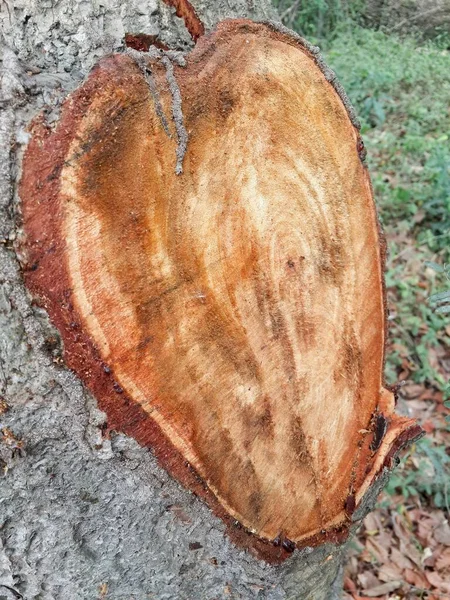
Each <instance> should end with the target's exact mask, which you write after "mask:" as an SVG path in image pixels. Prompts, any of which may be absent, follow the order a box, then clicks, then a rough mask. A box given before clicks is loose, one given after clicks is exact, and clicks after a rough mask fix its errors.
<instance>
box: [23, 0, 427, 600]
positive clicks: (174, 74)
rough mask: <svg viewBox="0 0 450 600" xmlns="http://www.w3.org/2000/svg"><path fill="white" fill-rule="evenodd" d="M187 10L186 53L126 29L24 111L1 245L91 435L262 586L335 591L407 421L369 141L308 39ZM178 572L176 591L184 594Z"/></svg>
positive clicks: (328, 594)
mask: <svg viewBox="0 0 450 600" xmlns="http://www.w3.org/2000/svg"><path fill="white" fill-rule="evenodd" d="M175 4H176V5H177V14H179V16H186V15H184V13H183V10H182V9H183V6H184V5H185V4H186V5H189V3H183V2H181V3H179V2H176V3H175ZM180 5H183V6H180ZM199 7H201V6H200V3H199ZM184 8H186V6H184ZM188 10H190V9H189V6H188ZM198 12H199V13H200V12H201V11H200V10H199V11H198ZM193 14H194V13H192V12H189V15H188V17H189V18H186V22H187V24H188V26H189V27H190V29H191V33H192V32H194V35H193V37H194V38H195V39H196V44H195V46H194V48H193V49H192V50H191V51H190V52H188V53H184V54H181V53H180V52H174V51H173V49H172V50H169V49H168V45H167V44H165V43H158V44H156V45H154V44H153V42H154V41H155V39H154V36H153V37H152V36H141V35H137V34H136V32H134V33H133V34H132V35H129V36H128V37H127V39H128V43H129V46H131V48H129V49H128V51H126V52H123V53H120V54H112V55H110V56H107V57H106V58H102V59H101V60H100V61H99V62H98V63H97V64H96V66H95V67H94V69H93V70H92V71H91V73H90V75H89V76H88V78H87V79H86V81H85V82H84V83H83V84H82V85H81V86H80V87H79V88H78V89H77V90H76V91H75V92H73V93H72V94H71V95H70V96H69V97H68V98H67V100H66V101H65V102H64V104H63V106H62V110H61V114H60V115H58V118H57V122H56V123H49V122H47V120H46V119H45V117H44V116H43V115H42V114H40V115H39V116H37V117H36V118H35V119H34V120H33V122H32V124H31V126H30V129H29V131H30V134H31V139H30V141H29V143H28V145H27V148H26V151H25V154H24V159H23V165H22V168H23V172H22V177H21V183H20V190H19V195H20V201H21V204H20V210H21V215H22V219H23V222H22V227H23V231H21V233H20V236H19V239H18V241H17V242H16V244H15V246H16V250H17V252H18V255H19V257H20V261H21V264H22V269H23V277H24V279H25V282H26V285H27V287H28V289H29V290H30V292H31V293H32V296H33V301H34V302H37V303H38V304H39V305H40V307H42V308H44V309H45V310H46V312H47V313H48V314H49V316H50V318H51V321H52V322H53V324H54V325H55V326H56V328H57V329H58V331H59V333H60V335H61V338H62V342H63V357H64V362H65V363H66V364H67V365H68V366H69V367H70V368H71V369H72V370H73V371H75V372H76V374H77V375H78V376H79V377H80V379H81V380H82V381H83V382H84V383H85V384H86V386H87V387H88V388H89V390H90V391H91V392H92V394H93V396H94V397H95V399H96V400H97V401H98V405H99V407H100V409H101V410H102V411H104V412H105V413H106V420H105V421H104V422H101V423H100V424H99V427H100V430H101V435H100V443H99V445H100V446H102V444H103V441H105V442H110V443H111V444H113V445H114V444H115V443H116V442H115V440H117V439H118V438H117V433H118V432H121V433H125V434H127V435H128V436H131V437H132V438H134V439H135V440H137V441H138V442H139V444H140V445H141V446H146V447H149V448H151V449H152V451H153V452H154V454H155V455H156V457H157V458H158V461H159V462H160V464H162V465H163V466H164V468H165V469H166V470H167V471H168V472H169V473H170V474H171V475H172V476H173V477H175V478H176V479H177V480H178V481H180V482H181V483H182V484H183V485H184V486H185V487H187V488H189V489H190V490H191V491H193V492H194V493H195V494H196V495H197V496H199V497H200V498H202V499H203V500H204V501H205V502H206V503H207V505H208V506H209V507H210V508H211V509H212V510H213V512H214V513H215V514H216V515H217V516H218V517H220V518H221V519H222V521H223V522H224V523H225V526H226V531H227V534H228V536H229V537H230V538H231V540H232V541H233V544H234V545H236V546H237V548H240V547H243V548H245V549H246V552H247V553H248V554H247V553H246V554H244V556H243V557H242V558H238V556H239V557H240V556H241V555H240V554H239V552H240V551H239V550H236V549H235V548H233V547H231V548H232V549H231V550H230V552H231V554H230V555H229V557H228V559H229V560H230V561H231V562H230V564H231V565H235V564H237V563H236V562H235V561H238V563H239V561H243V563H242V562H241V563H240V564H244V563H245V565H247V561H249V560H255V561H256V563H255V565H254V567H247V566H245V567H243V568H244V569H245V570H246V571H247V572H248V573H249V572H250V571H252V569H255V571H254V573H257V572H258V573H262V572H264V573H265V577H267V578H268V580H269V582H271V583H270V584H268V585H267V587H266V591H265V592H264V593H266V594H267V595H266V596H264V597H267V598H274V599H275V598H313V599H314V600H318V599H319V598H327V600H328V599H329V598H332V597H337V596H338V594H339V589H338V588H339V578H338V577H337V576H338V575H339V569H340V564H341V561H342V543H343V542H344V541H345V540H346V539H347V537H348V535H349V533H351V532H352V531H353V530H354V527H355V524H357V523H358V522H359V521H360V519H361V518H362V517H363V516H364V514H365V513H366V512H367V510H368V509H369V508H370V507H371V505H372V504H373V502H374V499H375V498H376V494H377V493H378V491H379V489H380V487H381V486H382V484H383V482H384V480H385V477H386V474H387V472H388V471H389V469H390V468H392V466H393V460H394V459H395V457H396V455H397V453H398V451H399V450H400V449H401V448H402V447H403V446H404V445H406V444H407V443H409V442H411V440H413V439H417V437H418V436H420V435H421V430H420V428H419V427H418V426H417V425H416V424H415V423H414V422H413V421H411V420H409V419H406V418H403V417H399V416H397V415H395V414H394V405H395V398H394V395H395V394H394V390H392V389H389V388H388V387H387V386H386V385H385V383H384V380H383V366H384V347H385V339H386V323H387V319H386V302H385V292H384V280H383V270H384V260H385V256H384V255H385V249H384V240H383V236H382V234H381V232H380V228H379V224H378V220H377V216H376V210H375V205H374V201H373V196H372V188H371V185H370V179H369V175H368V172H367V168H366V165H365V162H364V159H365V150H364V144H363V142H362V139H361V136H360V134H359V129H358V123H357V120H356V118H355V116H354V114H353V111H352V109H351V106H350V104H349V102H348V99H347V98H346V96H345V93H344V92H343V90H342V89H341V87H340V86H339V84H338V83H337V82H336V79H335V76H334V74H333V73H332V72H331V71H330V70H329V69H327V68H326V66H325V65H324V63H323V61H322V59H321V58H320V55H319V54H318V49H317V48H315V47H313V46H311V45H309V44H308V43H307V42H305V41H304V40H302V39H301V38H299V37H298V36H296V35H295V34H294V33H292V32H290V31H288V30H286V29H285V28H283V27H282V26H281V25H277V24H274V23H271V22H260V23H254V22H252V21H250V20H245V19H231V20H225V21H223V22H221V23H220V24H219V25H218V26H217V27H215V28H214V29H213V30H212V31H209V32H208V33H207V34H204V33H203V31H202V29H201V27H200V28H199V25H198V23H199V22H200V23H201V21H200V20H198V21H197V20H196V18H197V15H196V16H195V17H196V18H194V16H193ZM231 16H235V15H234V14H232V15H231ZM206 21H208V19H206ZM182 46H183V44H180V46H179V47H182ZM136 48H137V49H136ZM140 50H145V52H140ZM14 286H16V287H18V286H19V287H20V284H19V283H15V284H14ZM17 293H18V292H17ZM55 340H56V341H54V344H55V345H56V346H57V344H58V341H57V338H55ZM47 341H48V338H47ZM52 343H53V342H52ZM50 346H51V344H50ZM50 350H52V347H51V348H50ZM54 357H55V355H54V354H53V358H54ZM56 362H57V363H61V362H62V361H61V359H60V358H59V357H58V359H57V360H56ZM11 364H12V363H11ZM58 368H61V367H58ZM116 458H117V454H116ZM154 469H156V471H157V469H158V467H154ZM156 471H155V472H156ZM65 473H66V476H67V471H66V472H65ZM71 485H72V484H71ZM13 487H14V486H13ZM169 496H170V494H169ZM118 497H119V498H121V497H122V491H120V492H118ZM35 501H36V500H35V497H34V496H33V502H35ZM171 506H172V505H171ZM185 512H186V511H185V510H184V509H183V510H182V513H181V514H183V515H184V516H183V517H182V518H183V519H184V518H186V519H188V520H189V518H190V517H189V514H188V515H187V516H186V514H185ZM188 512H189V511H188ZM176 514H180V513H179V512H178V513H176ZM211 519H213V517H211ZM214 526H215V527H217V525H216V521H214ZM148 527H150V531H152V527H153V526H150V525H148ZM184 535H185V534H184V533H183V532H177V535H176V539H177V540H178V542H179V541H180V539H183V536H184ZM190 544H193V545H194V546H195V544H198V542H190ZM194 546H193V547H192V548H191V546H189V548H190V549H191V550H196V549H198V546H195V547H194ZM313 547H316V550H313V549H312V548H313ZM199 548H202V544H201V543H200V544H199ZM296 548H298V549H299V552H296V553H294V557H293V559H291V560H290V561H288V562H287V563H286V566H285V565H283V567H267V566H264V565H265V563H282V562H283V561H285V560H286V559H287V558H289V557H292V553H293V552H294V550H295V549H296ZM147 552H149V553H150V555H152V553H157V552H158V550H156V549H155V548H153V547H152V548H151V549H149V548H147ZM251 555H253V556H254V557H256V558H251ZM230 557H231V558H230ZM139 560H141V559H139ZM142 560H143V561H145V553H143V554H142ZM261 560H262V561H263V562H262V563H260V561H261ZM292 561H294V562H292ZM211 564H213V565H214V563H211ZM160 565H163V561H162V560H161V562H160ZM306 567H307V568H306ZM164 568H165V569H166V571H165V573H166V574H167V573H174V571H173V570H172V567H170V568H168V567H167V566H166V567H163V566H161V567H160V570H161V575H162V577H164ZM192 568H194V567H192ZM195 568H201V567H195ZM269 568H271V569H280V568H283V569H284V571H270V572H269V571H267V569H269ZM247 569H249V571H248V570H247ZM261 569H262V570H261ZM175 577H176V578H178V583H177V585H178V586H179V587H178V588H177V589H179V590H180V591H179V592H177V594H178V595H177V596H176V597H180V598H181V597H183V598H185V597H186V598H192V597H199V596H198V591H197V592H195V594H197V595H195V596H193V595H192V593H193V592H190V591H188V590H189V589H191V588H190V587H189V586H190V585H191V582H190V579H191V576H187V577H186V576H184V572H183V574H182V573H181V572H180V573H179V574H178V573H176V575H175ZM208 577H209V575H207V576H206V579H205V582H206V580H207V579H208ZM224 577H225V579H226V580H227V581H228V579H231V580H232V579H233V578H232V577H231V576H230V575H229V574H225V575H224ZM251 577H253V578H254V580H255V577H256V575H254V576H253V575H252V576H250V578H251ZM280 578H281V580H282V583H278V581H279V580H280ZM225 579H223V581H224V582H225ZM90 585H91V584H90ZM142 585H144V586H145V585H147V586H148V585H149V583H148V579H147V580H146V579H144V582H143V583H142V584H141V587H140V588H139V589H143V588H142ZM158 585H159V584H158ZM165 585H166V584H163V583H161V584H160V587H158V588H157V591H156V593H157V594H158V593H161V597H165V596H163V594H164V593H166V592H167V589H168V588H167V585H166V587H164V586H165ZM205 585H206V587H205V588H204V591H205V594H206V591H207V589H208V584H207V583H205ZM224 585H225V583H224ZM227 585H228V584H227ZM230 585H231V584H230ZM252 585H255V584H252ZM277 586H278V587H277ZM333 586H335V587H334V588H333ZM336 586H337V587H336ZM82 589H83V590H85V589H87V588H84V587H83V588H82ZM89 589H90V590H92V587H89ZM117 589H118V588H117ZM152 589H153V588H152ZM251 589H253V588H252V587H251V586H250V587H249V588H245V590H246V591H243V592H242V595H240V596H238V597H242V598H250V597H253V596H252V595H250V594H251V593H253V592H251V591H250V590H251ZM270 590H275V591H274V592H273V594H272V592H271V591H270ZM277 590H278V591H279V592H280V594H284V595H277V594H278V591H277ZM85 593H87V592H85V591H83V593H82V595H81V596H79V597H92V592H90V593H91V595H90V596H89V595H83V594H85ZM171 593H173V592H171ZM87 594H88V593H87ZM190 594H191V595H190ZM271 594H272V595H271ZM73 597H74V598H75V597H76V596H75V595H74V596H73ZM113 597H119V596H113ZM136 597H139V598H140V597H141V596H136ZM143 597H144V595H142V598H143ZM201 597H205V598H206V597H209V596H206V595H204V596H201ZM255 597H256V596H255Z"/></svg>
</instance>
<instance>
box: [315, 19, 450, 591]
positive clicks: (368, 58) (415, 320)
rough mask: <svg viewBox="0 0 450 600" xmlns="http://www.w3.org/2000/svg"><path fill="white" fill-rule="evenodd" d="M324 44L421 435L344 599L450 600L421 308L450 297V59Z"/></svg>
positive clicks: (445, 486)
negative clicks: (352, 128)
mask: <svg viewBox="0 0 450 600" xmlns="http://www.w3.org/2000/svg"><path fill="white" fill-rule="evenodd" d="M339 29H340V30H339ZM331 38H332V39H331V41H330V42H329V43H328V44H325V56H326V59H327V61H328V63H329V64H330V66H332V67H333V68H334V70H335V71H336V72H337V74H338V76H339V78H340V80H341V82H342V83H343V85H344V87H345V89H346V90H347V93H348V94H349V96H350V98H351V100H352V102H353V103H354V105H355V107H356V108H357V112H358V114H359V116H360V119H361V121H362V133H363V138H364V141H365V143H366V147H367V150H368V165H369V169H370V172H371V176H372V181H373V185H374V190H375V196H376V201H377V204H378V208H379V214H380V218H381V221H382V223H383V226H384V229H385V232H386V237H387V241H388V246H389V259H388V265H387V267H388V270H387V273H386V282H387V286H388V298H389V307H390V339H389V347H388V356H387V365H386V379H387V381H388V382H390V383H394V382H398V381H403V382H404V386H403V387H402V389H401V398H400V402H399V410H400V411H403V412H404V413H405V414H408V415H411V416H414V417H416V418H418V419H419V421H420V422H421V423H422V425H423V426H424V428H425V429H426V431H427V433H428V436H427V437H426V438H425V439H424V440H422V441H421V442H419V443H418V444H417V445H416V447H415V448H413V449H411V451H410V452H409V453H408V455H407V456H406V457H405V458H404V459H403V461H402V463H401V465H400V467H399V468H398V469H397V471H396V472H395V474H394V476H393V477H392V479H391V482H390V484H389V486H388V488H387V493H385V494H384V495H383V497H382V498H381V501H380V508H379V511H378V513H375V516H372V517H370V518H369V521H368V525H367V524H366V527H365V528H363V530H362V533H361V536H360V539H359V542H358V543H356V545H354V548H353V551H352V558H351V561H350V565H349V571H348V579H347V589H348V590H349V592H352V594H353V597H354V598H357V597H361V598H363V597H365V596H364V593H368V592H367V590H372V592H374V591H375V592H376V597H383V598H450V584H449V583H448V582H449V581H450V532H449V533H448V535H447V537H445V539H443V538H442V536H441V538H439V535H440V534H439V533H437V534H436V535H437V536H438V538H439V539H435V537H434V534H433V532H435V531H437V532H438V531H440V530H441V529H442V530H445V531H447V529H448V523H447V524H446V520H447V519H448V518H449V517H450V508H449V505H450V425H449V423H448V422H446V419H445V415H446V413H448V410H447V408H446V406H445V405H444V402H445V400H446V399H448V396H449V395H450V388H449V386H448V380H449V375H450V314H445V313H444V314H439V313H436V307H435V306H433V304H432V303H430V301H429V296H430V295H431V294H433V293H436V292H441V291H445V290H447V289H450V268H449V267H448V263H449V260H450V252H449V250H450V139H449V137H450V52H449V51H448V49H446V48H445V45H444V44H443V43H442V41H441V42H440V43H437V42H434V43H433V42H426V43H423V42H422V43H420V42H418V41H416V40H415V39H413V38H404V37H403V38H402V39H400V38H398V37H395V36H387V35H385V34H383V33H381V32H375V31H371V30H367V29H363V28H360V27H358V26H348V25H347V26H345V25H341V26H340V27H339V28H338V29H337V30H335V31H334V33H333V35H332V36H331ZM319 42H320V40H319ZM430 263H431V264H430ZM424 523H427V524H428V525H429V527H428V525H427V527H428V529H427V534H425V533H424ZM430 523H431V524H430ZM430 531H431V532H432V533H430ZM392 548H394V550H395V549H396V550H397V551H398V552H397V554H396V552H394V550H392ZM408 548H409V554H408ZM411 548H412V550H411ZM402 557H403V559H404V560H403V562H402V560H401V558H402ZM399 563H400V564H399ZM383 586H384V587H383ZM364 590H366V592H364ZM358 594H361V596H358ZM368 595H369V594H368ZM370 597H374V596H373V594H371V595H370Z"/></svg>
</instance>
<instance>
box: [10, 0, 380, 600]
mask: <svg viewBox="0 0 450 600" xmlns="http://www.w3.org/2000/svg"><path fill="white" fill-rule="evenodd" d="M193 4H195V7H196V9H197V12H198V14H199V15H200V16H201V18H202V20H203V22H204V23H205V25H206V27H207V29H208V28H211V27H212V26H213V25H214V24H215V22H216V21H217V20H219V19H222V18H224V17H236V16H248V17H254V18H257V19H266V18H268V17H272V16H273V14H272V12H271V9H270V7H269V6H268V3H262V2H258V3H256V2H255V3H253V2H250V1H247V2H244V1H239V0H236V1H235V2H231V1H230V2H220V1H219V2H206V1H199V2H195V3H193ZM0 17H1V19H2V31H3V40H2V73H1V76H2V88H1V97H0V101H1V106H2V113H1V115H0V151H1V156H0V210H1V217H0V241H1V245H0V284H1V288H0V352H1V363H0V395H1V396H2V398H3V400H4V402H3V403H2V404H1V405H0V412H1V413H2V414H1V417H0V418H1V431H2V433H1V437H0V460H1V461H2V462H1V464H2V467H3V471H4V476H3V478H2V479H1V480H0V519H1V521H0V594H1V595H2V597H4V598H8V599H9V598H20V597H23V598H26V599H27V600H28V599H32V598H40V599H45V600H47V599H53V598H54V599H59V598H64V599H73V600H78V599H84V598H86V599H91V598H104V597H106V598H112V599H125V598H126V599H130V598H133V599H135V600H141V599H142V600H144V599H147V598H154V599H157V600H162V599H186V600H189V599H193V598H199V599H211V600H212V599H213V598H242V599H247V598H259V599H262V598H266V599H271V600H275V599H277V600H278V599H280V600H281V599H294V598H299V599H312V600H322V599H323V600H332V599H333V598H339V596H340V578H341V574H342V573H341V564H342V556H343V552H344V548H343V547H342V546H335V545H332V544H326V545H323V546H320V547H319V548H317V549H311V548H305V549H303V550H302V551H300V552H296V553H294V555H293V556H292V558H291V559H290V560H288V561H287V562H286V563H285V564H283V565H282V566H277V567H274V566H269V565H267V564H265V563H264V562H261V561H259V560H257V559H255V558H254V557H253V556H252V555H251V554H249V553H247V552H245V551H243V550H239V549H237V548H236V547H235V546H234V545H233V544H232V543H231V542H230V541H229V539H228V538H227V537H226V536H225V527H224V525H223V523H222V522H221V521H220V520H219V519H217V518H215V517H214V516H213V515H212V514H211V512H210V511H209V509H208V508H207V507H206V506H205V505H204V504H203V503H202V502H201V501H200V500H198V499H197V498H196V497H194V496H193V495H192V494H191V493H189V492H188V491H186V490H185V489H183V488H182V487H181V486H180V485H178V484H177V483H176V482H174V481H173V480H172V479H171V478H170V477H169V476H168V475H167V474H166V472H165V471H164V470H163V469H162V468H161V467H160V466H159V465H158V463H157V461H156V459H155V458H154V456H153V455H152V454H151V453H150V452H149V451H148V450H145V449H143V448H141V447H139V446H138V444H137V443H136V442H135V441H134V440H132V439H130V438H128V437H126V436H125V435H122V434H113V435H112V436H111V439H104V437H103V435H102V432H103V425H104V423H105V415H104V414H103V413H102V412H101V411H99V409H98V408H97V406H96V403H95V401H94V400H93V399H92V397H91V396H90V394H89V393H88V392H87V391H86V390H85V389H84V387H83V386H82V385H81V383H80V382H79V380H78V379H77V378H76V377H75V376H74V375H73V374H72V373H71V372H70V371H69V370H68V369H67V368H65V367H64V365H63V364H62V361H61V358H60V355H61V348H60V341H59V337H58V335H57V333H56V332H55V331H54V330H53V328H52V327H51V326H50V325H49V322H48V319H47V317H46V315H45V314H44V313H43V311H41V310H40V309H38V308H37V307H36V306H35V305H33V303H32V302H31V300H30V297H29V296H28V294H27V293H26V292H25V290H24V287H23V284H22V274H21V272H20V269H19V266H18V262H17V260H16V257H15V253H14V251H13V244H14V241H15V237H16V235H17V234H16V232H17V214H16V206H17V182H18V180H19V177H20V164H21V156H22V151H23V148H24V146H25V144H26V143H27V141H28V134H27V132H26V129H25V127H26V124H27V123H28V122H29V120H30V119H31V118H32V117H33V116H35V115H36V113H37V112H38V111H39V110H42V109H44V110H45V111H46V118H47V121H48V122H52V121H54V120H55V119H56V118H57V115H58V107H59V105H60V104H61V101H62V99H63V98H64V96H65V95H66V94H67V92H68V91H70V90H72V89H73V88H74V87H75V86H76V85H77V84H78V83H79V82H80V80H81V79H82V78H83V77H84V76H85V75H86V74H87V72H88V70H89V69H90V67H91V66H92V65H93V64H94V62H95V61H96V60H97V59H98V58H99V57H101V56H103V55H105V54H107V53H108V52H111V51H113V50H118V49H120V48H121V47H122V40H123V38H124V36H125V34H126V33H127V32H128V33H146V34H148V35H153V36H157V37H158V38H159V39H160V40H161V42H162V43H165V44H167V45H169V46H170V47H178V48H183V47H187V46H189V45H190V44H191V41H190V39H189V38H188V36H187V34H186V31H185V29H184V26H183V24H182V23H181V22H180V20H179V19H177V18H176V17H174V16H173V10H171V9H169V8H168V7H166V6H165V5H162V4H159V3H156V2H151V1H150V2H138V1H136V2H131V1H129V2H125V3H124V2H114V1H111V0H107V1H105V2H103V3H102V4H101V5H100V4H98V3H94V2H92V3H91V2H74V1H70V0H62V1H60V2H56V3H48V4H47V3H34V2H30V1H28V0H24V1H23V2H22V3H20V2H15V3H14V6H13V5H12V3H11V2H10V1H9V0H7V1H6V2H4V3H3V4H2V5H1V12H0ZM385 476H386V474H385V470H384V471H383V474H382V476H381V477H380V478H379V479H378V481H377V483H376V485H375V486H374V487H372V488H371V489H370V490H369V492H368V493H367V496H366V498H365V500H364V502H363V503H362V506H361V508H360V509H359V510H358V511H357V512H356V513H355V514H354V515H353V520H354V521H355V522H357V521H358V519H360V518H361V517H362V516H363V514H364V512H365V511H367V510H368V509H369V508H370V507H371V505H372V504H373V502H374V500H375V498H376V494H377V492H378V491H379V489H380V487H381V486H382V484H383V481H384V479H385Z"/></svg>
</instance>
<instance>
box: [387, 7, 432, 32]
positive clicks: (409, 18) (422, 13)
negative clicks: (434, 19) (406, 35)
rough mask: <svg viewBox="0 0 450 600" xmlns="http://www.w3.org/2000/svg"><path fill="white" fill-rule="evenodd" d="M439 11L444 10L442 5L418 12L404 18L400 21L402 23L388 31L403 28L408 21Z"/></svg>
mask: <svg viewBox="0 0 450 600" xmlns="http://www.w3.org/2000/svg"><path fill="white" fill-rule="evenodd" d="M439 12H443V9H442V7H441V6H438V7H436V8H430V9H429V10H424V11H423V12H420V13H417V14H416V15H413V16H412V17H408V18H407V19H403V21H400V23H397V24H396V25H394V26H393V27H391V28H390V29H389V30H388V31H397V29H401V28H402V27H403V25H406V23H411V22H412V21H418V20H419V19H421V18H422V17H427V16H429V15H431V14H433V13H439Z"/></svg>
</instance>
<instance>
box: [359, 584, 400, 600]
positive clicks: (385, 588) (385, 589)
mask: <svg viewBox="0 0 450 600" xmlns="http://www.w3.org/2000/svg"><path fill="white" fill-rule="evenodd" d="M402 585H403V581H388V582H386V583H382V584H381V585H377V586H375V587H373V588H370V589H368V590H367V589H366V590H364V593H365V595H366V596H368V597H369V598H378V597H379V596H384V595H385V594H390V593H391V592H394V591H395V590H398V589H399V588H401V587H402Z"/></svg>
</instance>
